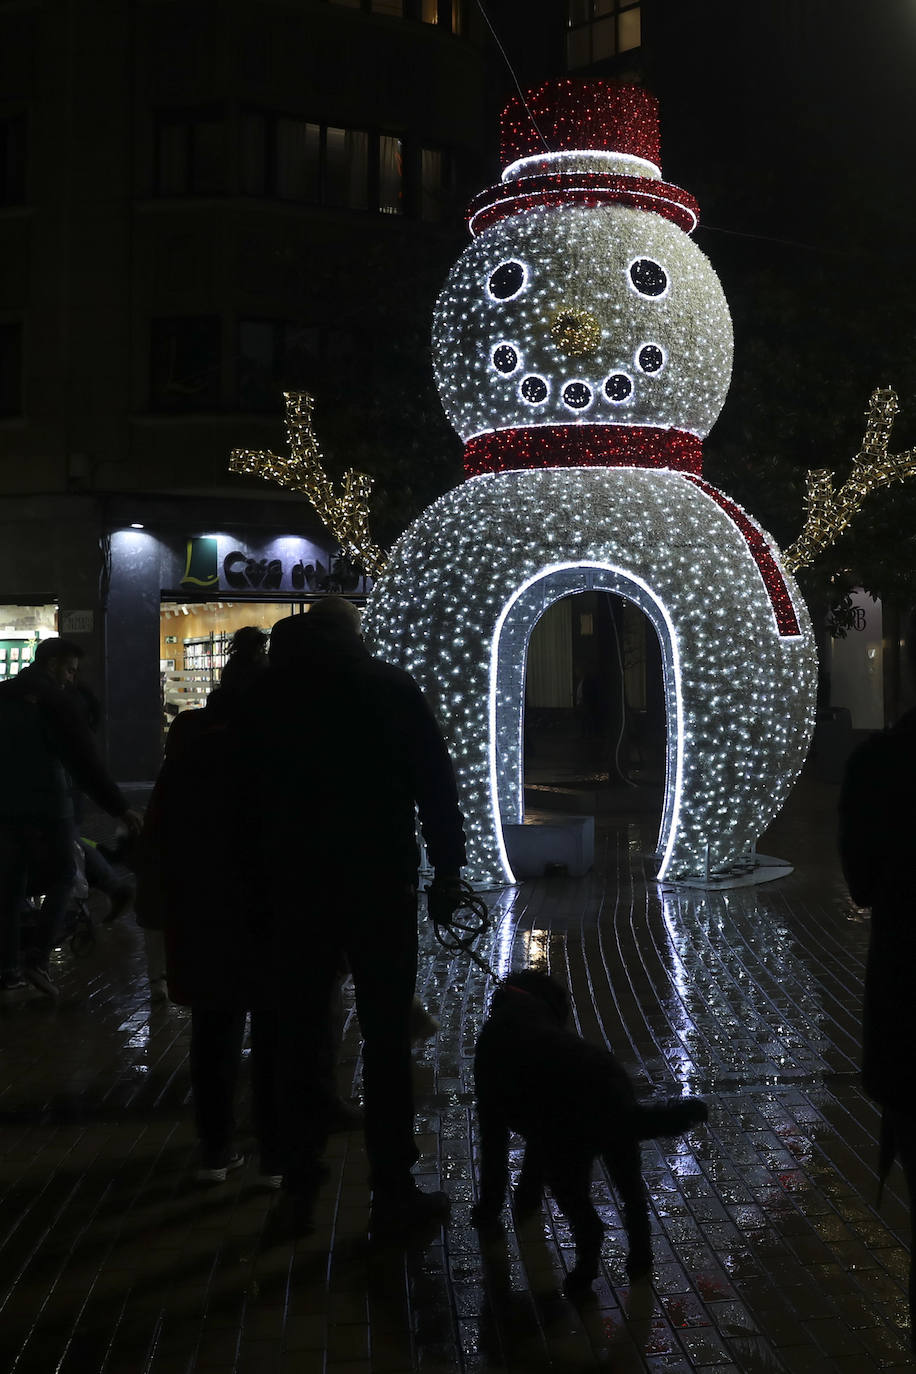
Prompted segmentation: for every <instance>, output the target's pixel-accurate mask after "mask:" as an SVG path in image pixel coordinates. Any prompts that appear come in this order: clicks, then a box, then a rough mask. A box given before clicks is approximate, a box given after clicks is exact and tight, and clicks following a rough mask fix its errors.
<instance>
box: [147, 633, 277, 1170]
mask: <svg viewBox="0 0 916 1374" xmlns="http://www.w3.org/2000/svg"><path fill="white" fill-rule="evenodd" d="M249 628H253V627H249ZM239 633H242V632H241V631H240V632H239ZM255 633H256V635H257V636H258V637H259V643H260V648H261V652H260V654H259V655H258V654H254V655H252V656H251V657H250V658H249V659H248V660H247V661H246V662H245V663H244V664H243V663H242V660H237V661H236V670H235V671H231V672H230V671H229V666H230V663H231V662H232V656H231V655H230V663H227V665H226V668H225V669H224V671H223V675H222V679H221V682H220V685H219V686H218V687H216V688H214V690H213V691H212V692H211V693H210V695H209V697H208V698H207V704H206V706H205V707H204V708H203V709H202V710H194V711H185V712H182V714H181V715H180V716H178V718H177V719H176V721H175V722H174V723H173V725H172V727H171V730H170V731H169V734H168V738H167V740H166V751H165V759H164V761H163V765H162V768H161V769H160V772H159V776H158V778H157V779H156V785H155V787H154V789H153V794H152V796H151V798H150V803H149V806H148V808H147V812H146V824H145V826H144V831H143V835H142V837H141V841H140V846H139V849H140V852H139V856H138V879H139V885H138V892H137V917H138V921H139V923H140V924H141V926H142V927H144V929H145V930H153V931H155V930H156V929H159V930H161V932H162V936H163V945H164V950H163V953H164V960H165V968H164V975H165V979H166V980H167V987H168V995H169V997H170V998H171V1000H172V1001H173V1002H176V1003H178V1004H179V1005H181V1006H186V1007H190V1010H191V1042H190V1050H189V1063H190V1074H191V1094H192V1099H193V1103H194V1115H195V1122H196V1126H197V1135H198V1139H199V1141H200V1159H199V1161H198V1165H197V1168H196V1173H195V1177H196V1179H197V1181H198V1182H199V1183H222V1182H224V1181H225V1179H226V1177H227V1174H229V1173H230V1172H231V1171H232V1170H234V1169H236V1168H238V1167H240V1166H241V1165H242V1164H243V1163H244V1157H243V1156H242V1155H241V1154H240V1153H239V1152H238V1150H237V1149H236V1143H235V1097H236V1089H237V1086H238V1079H239V1070H240V1066H241V1059H242V1044H243V1040H244V1035H245V1025H246V1021H247V1020H248V1018H249V1015H250V1026H251V1029H250V1036H251V1061H250V1062H251V1090H252V1109H253V1118H254V1128H255V1134H256V1136H257V1139H258V1146H259V1151H260V1177H259V1181H260V1183H261V1184H262V1186H265V1187H268V1188H279V1186H280V1175H281V1168H280V1162H279V1148H280V1147H279V1139H278V1127H277V1106H276V1048H275V1046H276V1034H277V1031H276V1027H277V1018H276V1014H275V1011H274V1008H273V996H272V993H271V991H270V989H269V988H266V989H265V987H264V985H263V983H262V982H261V981H260V980H259V978H258V966H259V953H260V949H261V946H262V944H263V940H264V919H263V912H262V905H263V895H262V884H261V882H260V879H261V877H262V875H261V874H260V873H259V872H258V870H257V867H256V865H255V864H254V862H253V840H252V837H251V836H250V835H249V834H248V833H247V829H248V827H247V823H246V813H245V808H244V803H243V799H242V798H241V797H240V796H239V795H238V788H239V779H238V770H237V766H236V757H235V752H234V745H233V735H232V728H231V727H232V723H233V720H234V718H235V716H236V714H237V712H238V710H239V707H240V705H241V703H242V702H243V701H244V698H245V695H246V693H247V692H249V691H254V690H256V687H257V680H258V677H259V675H260V674H263V673H265V672H266V669H267V658H266V654H265V653H264V651H263V650H264V647H265V646H266V636H265V635H263V633H262V632H261V631H259V630H256V631H255ZM236 638H238V636H236ZM252 642H253V643H254V642H255V641H252ZM258 659H259V660H260V661H258ZM150 976H151V992H152V994H153V997H154V999H155V997H156V988H155V987H154V986H153V977H154V970H153V969H151V970H150Z"/></svg>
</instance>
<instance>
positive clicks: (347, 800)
mask: <svg viewBox="0 0 916 1374" xmlns="http://www.w3.org/2000/svg"><path fill="white" fill-rule="evenodd" d="M269 659H270V669H269V671H268V673H267V674H266V675H265V676H264V678H263V679H262V680H261V682H260V683H259V685H258V689H257V691H256V693H254V694H252V695H251V696H249V698H248V702H247V705H246V710H245V712H244V713H243V716H242V717H241V719H240V723H239V730H240V748H241V751H242V757H243V769H244V777H245V786H246V796H247V798H248V802H249V806H250V813H251V815H252V817H253V819H254V820H255V822H256V825H257V833H258V836H259V840H258V844H259V850H260V853H261V855H262V857H263V861H264V867H265V874H266V879H267V892H268V899H269V917H270V923H271V924H270V942H269V950H270V955H269V969H270V976H271V979H272V982H273V986H274V988H275V991H276V996H277V1006H278V1009H279V1016H280V1039H279V1066H280V1085H281V1092H280V1101H281V1138H282V1142H283V1162H284V1171H283V1172H284V1187H285V1189H286V1190H287V1192H288V1194H289V1195H290V1197H291V1198H292V1199H293V1200H294V1201H295V1202H296V1203H297V1204H298V1205H299V1207H300V1210H301V1217H302V1221H303V1224H304V1225H306V1226H307V1225H308V1217H309V1209H310V1206H311V1203H312V1202H313V1200H314V1195H315V1192H316V1189H317V1186H318V1183H319V1181H320V1178H321V1176H322V1173H323V1166H322V1164H321V1155H322V1153H323V1150H324V1146H325V1142H326V1138H327V1134H328V1113H329V1110H330V1107H331V1103H330V1099H329V1092H328V1082H329V1073H328V1067H329V1066H328V1062H327V1055H328V1038H327V1035H326V1022H327V1007H328V1002H329V998H330V995H331V992H332V989H333V987H334V982H335V979H336V978H337V977H338V972H339V969H340V967H341V962H342V960H343V959H345V960H346V961H347V963H348V964H349V967H350V970H351V973H352V977H353V983H354V989H355V999H356V1011H357V1016H358V1018H359V1024H360V1028H361V1030H362V1034H363V1042H364V1047H363V1087H364V1096H365V1137H366V1150H367V1154H368V1157H369V1168H370V1180H369V1182H370V1188H371V1190H372V1221H371V1224H372V1226H373V1228H374V1229H375V1230H376V1231H381V1230H383V1229H385V1228H386V1227H387V1226H388V1225H389V1224H392V1222H393V1223H394V1224H404V1225H409V1224H412V1223H413V1222H416V1221H419V1220H423V1219H426V1218H430V1217H432V1218H434V1217H438V1216H442V1215H444V1214H445V1213H446V1212H447V1210H448V1206H449V1201H448V1198H447V1197H446V1195H445V1194H444V1193H424V1192H421V1191H420V1190H419V1189H418V1187H417V1184H416V1180H415V1179H414V1176H413V1174H412V1172H411V1170H412V1166H413V1165H414V1163H415V1162H416V1160H417V1158H418V1155H417V1150H416V1145H415V1142H414V1104H413V1084H412V1064H411V1055H410V1049H411V1011H412V1006H413V996H414V988H415V983H416V974H417V945H418V941H417V869H418V864H419V852H418V848H417V833H416V813H417V811H419V817H420V825H421V828H422V832H423V837H424V840H425V843H426V847H427V853H428V856H429V859H430V861H431V863H432V865H433V867H434V869H435V875H436V878H435V883H434V886H435V885H438V887H439V890H440V891H441V890H442V889H443V887H446V888H447V887H448V885H449V884H452V883H453V882H454V880H455V879H457V878H458V876H459V874H460V869H461V867H462V865H463V864H464V862H465V841H464V830H463V818H462V816H461V812H460V810H459V807H458V794H457V788H456V784H455V778H454V774H453V771H452V766H451V761H450V759H449V755H448V751H447V749H446V746H445V743H444V741H443V739H442V735H441V733H440V731H439V727H438V725H437V723H436V720H435V717H434V716H433V713H432V711H431V709H430V708H429V706H428V704H427V702H426V700H425V699H424V697H423V695H422V693H421V691H420V689H419V687H418V686H417V684H416V683H415V682H414V680H413V678H412V677H410V675H409V674H408V673H406V672H404V671H403V670H402V669H400V668H397V667H394V666H393V665H391V664H388V663H384V662H382V661H381V660H380V659H377V658H373V657H372V656H371V655H370V653H369V652H368V650H367V648H366V646H365V645H364V644H363V642H362V638H361V635H360V628H359V613H358V611H357V610H356V608H355V607H354V606H353V605H352V604H351V603H349V602H347V601H346V600H344V599H343V598H342V597H337V596H328V597H327V598H326V599H324V600H323V601H320V602H316V603H315V604H314V605H313V606H312V608H311V609H310V610H309V611H308V612H307V613H306V614H302V615H293V616H289V617H287V618H286V619H284V620H281V621H279V622H278V623H277V624H276V625H275V626H274V628H273V631H272V633H271V640H270V650H269Z"/></svg>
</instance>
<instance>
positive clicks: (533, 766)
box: [522, 590, 667, 831]
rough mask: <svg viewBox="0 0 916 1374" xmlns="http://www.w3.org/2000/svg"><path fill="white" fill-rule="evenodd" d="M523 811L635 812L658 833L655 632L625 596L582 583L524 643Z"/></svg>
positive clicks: (660, 794)
mask: <svg viewBox="0 0 916 1374" xmlns="http://www.w3.org/2000/svg"><path fill="white" fill-rule="evenodd" d="M524 712H525V715H524V725H523V732H522V747H523V750H524V801H525V814H526V815H528V814H530V813H531V812H533V811H542V810H550V809H551V808H553V809H557V810H564V809H569V810H572V811H577V812H582V811H590V810H591V811H594V812H595V813H596V815H601V816H609V815H614V814H617V815H621V814H627V813H634V812H635V813H638V814H639V815H640V816H641V818H642V820H643V821H644V822H645V823H646V824H650V823H651V822H652V820H654V822H655V828H656V831H657V827H658V819H659V816H660V813H661V808H662V803H663V800H664V786H665V751H666V738H667V722H666V718H665V691H664V680H663V674H662V659H661V648H660V645H659V641H658V636H657V634H656V633H655V630H654V629H653V627H652V625H651V623H650V621H649V620H648V618H647V617H646V615H645V614H644V612H643V611H641V610H640V608H639V607H638V606H637V605H636V604H635V603H634V602H632V601H630V600H628V599H626V598H625V597H622V596H617V595H615V594H614V593H612V592H607V591H595V590H592V591H585V592H579V593H577V594H575V595H573V596H567V597H564V598H562V600H559V601H555V602H553V604H552V605H551V606H550V607H549V608H548V609H547V610H546V611H545V612H544V614H543V615H542V616H541V618H540V620H538V622H537V624H536V625H535V626H534V629H533V630H532V633H531V638H530V640H529V642H528V651H527V661H526V675H525V695H524Z"/></svg>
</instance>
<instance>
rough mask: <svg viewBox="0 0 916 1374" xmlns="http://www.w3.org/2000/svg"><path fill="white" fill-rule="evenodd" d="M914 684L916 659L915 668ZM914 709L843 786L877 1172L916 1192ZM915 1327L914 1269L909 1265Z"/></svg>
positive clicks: (844, 848)
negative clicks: (877, 1135) (864, 914)
mask: <svg viewBox="0 0 916 1374" xmlns="http://www.w3.org/2000/svg"><path fill="white" fill-rule="evenodd" d="M912 668H913V679H914V681H916V663H914V664H913V665H912ZM914 837H916V709H914V710H910V711H908V712H907V713H906V714H905V715H903V716H901V718H900V720H898V722H897V723H896V725H894V726H893V728H892V729H890V730H887V731H885V732H883V733H882V734H876V735H873V736H871V738H869V739H868V740H866V741H865V743H864V744H861V745H860V746H859V747H858V748H857V749H856V750H855V751H854V752H853V753H852V754H851V755H850V758H849V760H848V763H847V765H846V770H845V775H844V778H843V783H842V787H841V789H840V835H839V842H840V857H841V860H842V864H843V873H844V875H845V878H846V882H847V886H848V887H849V893H850V896H851V897H852V900H853V901H854V902H855V903H856V905H857V906H861V907H870V908H871V932H870V937H869V947H868V958H867V961H866V966H865V998H864V1006H863V1019H862V1083H863V1087H864V1088H865V1091H866V1092H867V1093H868V1095H869V1097H871V1098H872V1099H873V1100H874V1101H876V1102H878V1103H879V1104H880V1107H881V1145H880V1158H879V1178H880V1181H881V1183H882V1184H883V1182H884V1179H885V1178H886V1176H887V1173H888V1171H889V1169H890V1166H891V1164H892V1162H893V1160H894V1157H895V1156H896V1157H897V1158H898V1159H899V1160H900V1163H901V1166H902V1168H903V1171H904V1174H905V1176H906V1181H907V1188H908V1191H909V1195H910V1202H911V1206H912V1202H913V1199H914V1198H916V997H914V993H916V975H914V969H916V883H914V880H913V875H912V872H911V871H910V867H909V858H910V853H911V851H912V847H913V840H914ZM909 1302H910V1320H911V1330H912V1331H913V1332H916V1275H914V1272H913V1268H912V1265H911V1268H910V1278H909Z"/></svg>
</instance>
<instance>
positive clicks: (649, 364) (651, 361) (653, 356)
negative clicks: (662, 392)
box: [636, 344, 665, 372]
mask: <svg viewBox="0 0 916 1374" xmlns="http://www.w3.org/2000/svg"><path fill="white" fill-rule="evenodd" d="M636 361H637V362H638V363H639V366H640V367H641V368H642V370H643V372H658V371H659V370H660V369H661V368H662V366H663V365H664V362H665V355H664V353H663V352H662V350H661V349H660V348H659V346H658V344H644V345H643V347H642V348H641V349H640V350H639V356H638V358H637V360H636Z"/></svg>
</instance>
